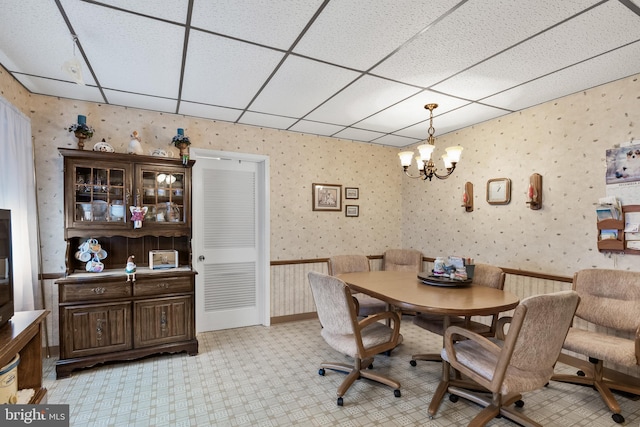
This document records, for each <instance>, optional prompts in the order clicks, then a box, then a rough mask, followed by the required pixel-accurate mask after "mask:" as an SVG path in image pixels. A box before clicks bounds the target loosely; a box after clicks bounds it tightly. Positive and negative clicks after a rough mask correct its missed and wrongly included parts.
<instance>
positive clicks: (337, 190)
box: [312, 183, 342, 211]
mask: <svg viewBox="0 0 640 427" xmlns="http://www.w3.org/2000/svg"><path fill="white" fill-rule="evenodd" d="M312 189H313V210H314V211H341V210H342V185H336V184H315V183H314V184H313V185H312Z"/></svg>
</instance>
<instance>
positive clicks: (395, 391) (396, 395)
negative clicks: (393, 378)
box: [393, 389, 402, 397]
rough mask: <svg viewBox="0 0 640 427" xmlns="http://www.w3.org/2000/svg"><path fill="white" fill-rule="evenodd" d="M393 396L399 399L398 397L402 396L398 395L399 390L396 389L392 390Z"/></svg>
mask: <svg viewBox="0 0 640 427" xmlns="http://www.w3.org/2000/svg"><path fill="white" fill-rule="evenodd" d="M393 395H394V396H395V397H400V396H402V394H401V393H400V390H397V389H396V390H393Z"/></svg>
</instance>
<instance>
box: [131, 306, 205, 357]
mask: <svg viewBox="0 0 640 427" xmlns="http://www.w3.org/2000/svg"><path fill="white" fill-rule="evenodd" d="M133 304H134V309H133V310H134V316H135V321H134V324H135V335H134V347H136V348H140V347H148V346H152V345H158V344H167V343H172V342H177V341H185V340H190V339H192V338H193V297H191V296H181V297H172V298H161V299H153V300H143V301H135V302H134V303H133Z"/></svg>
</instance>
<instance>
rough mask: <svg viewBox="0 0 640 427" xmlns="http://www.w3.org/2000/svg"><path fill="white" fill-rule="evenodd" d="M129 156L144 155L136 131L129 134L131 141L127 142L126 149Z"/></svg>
mask: <svg viewBox="0 0 640 427" xmlns="http://www.w3.org/2000/svg"><path fill="white" fill-rule="evenodd" d="M127 153H129V154H144V151H142V144H140V137H139V136H138V131H137V130H134V131H133V133H132V134H131V141H129V148H128V149H127Z"/></svg>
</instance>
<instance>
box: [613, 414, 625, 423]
mask: <svg viewBox="0 0 640 427" xmlns="http://www.w3.org/2000/svg"><path fill="white" fill-rule="evenodd" d="M611 418H613V421H615V422H616V423H618V424H622V423H623V422H624V417H623V416H622V415H620V414H613V415H611Z"/></svg>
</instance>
